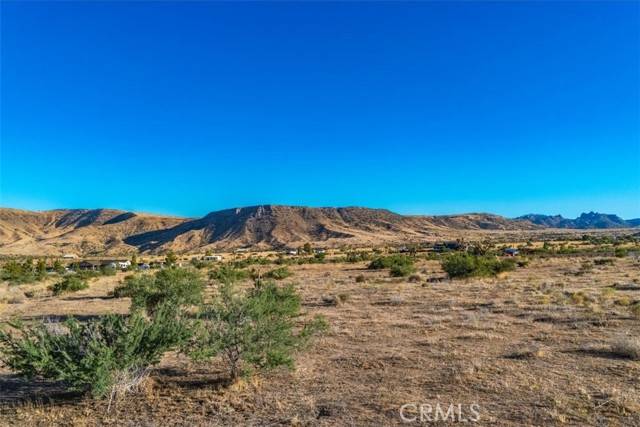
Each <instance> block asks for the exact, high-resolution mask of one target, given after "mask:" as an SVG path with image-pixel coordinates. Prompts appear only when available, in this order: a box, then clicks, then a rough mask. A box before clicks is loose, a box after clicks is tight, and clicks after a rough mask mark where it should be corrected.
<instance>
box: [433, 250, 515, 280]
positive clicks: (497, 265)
mask: <svg viewBox="0 0 640 427" xmlns="http://www.w3.org/2000/svg"><path fill="white" fill-rule="evenodd" d="M440 263H441V265H442V269H443V270H444V271H445V272H446V273H447V274H448V275H449V277H451V278H465V277H477V276H478V277H479V276H495V275H497V274H499V273H502V272H504V271H511V270H513V269H515V266H516V261H515V260H514V259H512V258H508V259H504V260H500V259H498V258H496V257H492V256H475V255H471V254H464V253H457V254H452V255H448V256H447V257H445V258H444V259H442V260H441V261H440Z"/></svg>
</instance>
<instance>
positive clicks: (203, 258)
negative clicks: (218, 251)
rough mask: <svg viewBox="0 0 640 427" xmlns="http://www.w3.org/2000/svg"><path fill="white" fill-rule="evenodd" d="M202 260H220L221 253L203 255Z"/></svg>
mask: <svg viewBox="0 0 640 427" xmlns="http://www.w3.org/2000/svg"><path fill="white" fill-rule="evenodd" d="M202 260H203V261H222V255H205V256H203V257H202Z"/></svg>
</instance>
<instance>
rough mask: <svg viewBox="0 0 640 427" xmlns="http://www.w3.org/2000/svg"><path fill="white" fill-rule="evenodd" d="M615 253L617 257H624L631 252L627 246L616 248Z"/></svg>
mask: <svg viewBox="0 0 640 427" xmlns="http://www.w3.org/2000/svg"><path fill="white" fill-rule="evenodd" d="M613 254H614V255H615V256H616V258H624V257H626V256H627V255H628V254H629V251H628V250H627V249H626V248H616V249H615V251H614V253H613Z"/></svg>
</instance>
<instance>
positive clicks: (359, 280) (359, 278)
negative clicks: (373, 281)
mask: <svg viewBox="0 0 640 427" xmlns="http://www.w3.org/2000/svg"><path fill="white" fill-rule="evenodd" d="M366 281H367V278H366V277H364V275H362V274H358V275H357V276H356V283H364V282H366Z"/></svg>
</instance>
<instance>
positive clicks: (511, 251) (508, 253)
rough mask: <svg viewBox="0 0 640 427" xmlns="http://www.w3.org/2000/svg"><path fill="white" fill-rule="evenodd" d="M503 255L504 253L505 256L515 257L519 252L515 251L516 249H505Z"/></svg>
mask: <svg viewBox="0 0 640 427" xmlns="http://www.w3.org/2000/svg"><path fill="white" fill-rule="evenodd" d="M503 253H504V254H505V255H506V256H516V255H518V254H519V253H520V251H519V250H517V249H516V248H506V249H505V250H504V251H503Z"/></svg>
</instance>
